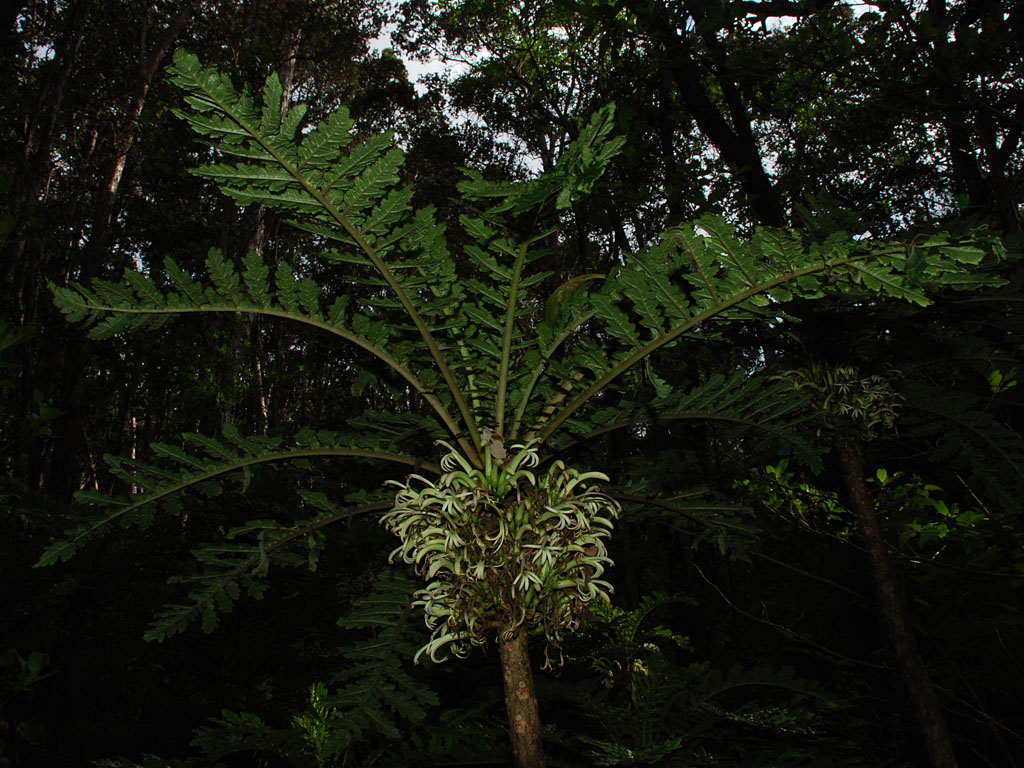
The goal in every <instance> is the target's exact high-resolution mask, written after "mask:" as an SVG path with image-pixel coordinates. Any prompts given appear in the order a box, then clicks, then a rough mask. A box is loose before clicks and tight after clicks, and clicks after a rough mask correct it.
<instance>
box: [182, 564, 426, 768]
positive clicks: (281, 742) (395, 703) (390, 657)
mask: <svg viewBox="0 0 1024 768" xmlns="http://www.w3.org/2000/svg"><path fill="white" fill-rule="evenodd" d="M415 588H416V585H415V583H414V582H413V581H412V580H411V579H410V578H409V577H407V576H405V575H403V574H401V573H399V572H396V571H392V570H390V569H389V570H384V571H381V572H380V573H379V574H378V575H377V577H376V578H375V580H374V585H373V589H372V590H371V592H370V593H369V594H368V595H366V596H365V597H363V598H361V599H360V600H357V601H356V602H355V604H354V605H353V606H352V609H351V611H350V612H349V615H348V616H347V617H345V618H344V619H342V620H340V621H339V622H338V625H339V626H341V627H343V628H344V629H346V630H348V631H350V632H351V633H353V634H354V635H355V637H354V638H353V639H352V640H351V642H349V643H348V644H346V645H344V646H342V648H341V649H340V655H341V658H342V663H343V664H344V665H345V668H344V669H343V670H342V671H341V672H339V673H338V675H336V676H335V678H334V681H333V682H334V684H335V685H337V686H340V687H339V688H337V689H336V690H334V691H333V692H332V691H331V690H330V688H329V687H328V686H327V685H325V684H323V683H316V684H314V685H313V686H312V688H311V691H310V703H309V706H308V707H307V708H306V709H305V710H304V711H302V712H299V713H298V714H296V715H295V716H294V717H293V718H292V720H291V723H290V726H289V727H286V728H274V727H272V726H270V725H268V724H267V723H265V722H264V721H263V720H261V719H260V718H259V717H257V716H255V715H253V714H251V713H247V712H241V713H238V712H228V711H225V712H224V713H223V714H222V716H221V717H220V718H215V719H213V720H212V721H211V724H210V725H207V726H205V727H203V728H201V729H199V731H197V733H196V737H195V739H194V740H193V745H194V746H197V747H200V748H202V749H203V751H204V752H205V754H206V755H207V756H208V757H210V758H213V759H220V758H222V757H224V756H226V755H228V754H232V753H244V752H251V751H254V750H257V749H261V748H262V749H266V750H268V751H270V752H271V753H273V754H278V755H280V756H282V757H284V758H286V759H288V760H289V761H290V762H291V763H292V764H302V765H305V764H310V765H318V766H320V765H341V764H359V763H358V762H357V761H358V760H359V759H360V758H359V755H362V754H379V753H380V748H381V745H382V744H383V745H386V744H389V743H394V744H395V746H396V747H401V745H400V743H399V742H401V741H402V740H403V739H405V738H407V737H408V735H409V734H408V732H409V730H410V728H412V727H413V726H415V725H417V724H418V723H420V722H422V721H423V720H424V719H425V718H426V716H427V710H428V709H429V708H431V707H436V706H437V705H438V698H437V695H436V694H435V693H434V692H433V691H432V690H431V689H430V688H429V687H428V686H427V684H426V683H425V682H423V681H422V680H419V679H417V677H416V676H414V675H412V674H410V672H409V670H408V669H407V667H408V665H409V664H410V659H411V658H412V652H413V650H415V648H417V647H418V646H419V645H421V644H422V642H423V637H422V635H423V629H422V626H423V622H422V619H421V618H420V617H419V616H418V615H416V611H415V610H414V609H413V607H412V593H413V591H414V590H415Z"/></svg>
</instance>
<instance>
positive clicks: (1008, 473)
mask: <svg viewBox="0 0 1024 768" xmlns="http://www.w3.org/2000/svg"><path fill="white" fill-rule="evenodd" d="M905 395H906V398H907V401H906V402H907V405H906V409H905V411H906V413H905V416H904V419H903V422H902V423H903V424H904V426H905V429H907V430H908V431H911V432H912V434H913V435H914V436H915V437H916V438H918V439H920V440H921V441H922V442H923V444H924V445H925V446H927V450H928V457H929V459H930V460H931V461H933V462H935V463H938V464H943V465H947V466H950V467H952V468H954V470H955V471H956V472H957V473H958V475H959V478H960V479H961V482H962V483H965V484H966V485H967V486H968V487H969V488H973V489H977V490H976V493H977V494H978V495H979V496H980V497H981V498H983V499H984V500H985V503H986V504H988V505H990V506H992V507H993V508H996V509H999V508H1002V509H1011V508H1015V507H1016V506H1017V501H1018V500H1019V499H1020V498H1021V494H1022V493H1024V440H1022V439H1021V437H1020V435H1019V434H1017V433H1016V432H1015V431H1014V430H1013V429H1011V428H1010V427H1008V426H1007V425H1006V424H1004V423H1002V422H1000V421H998V420H997V419H996V418H995V417H994V416H993V415H992V414H991V413H988V412H987V411H986V410H984V409H983V408H981V407H978V405H977V404H976V402H975V401H973V398H968V397H964V396H963V395H962V394H960V393H957V392H951V391H948V390H942V389H939V388H937V387H934V386H928V385H922V384H920V383H918V384H911V385H910V386H908V387H906V388H905Z"/></svg>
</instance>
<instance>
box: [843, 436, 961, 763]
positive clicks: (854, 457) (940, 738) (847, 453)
mask: <svg viewBox="0 0 1024 768" xmlns="http://www.w3.org/2000/svg"><path fill="white" fill-rule="evenodd" d="M836 449H837V452H838V454H839V461H840V464H841V465H842V470H843V478H844V480H845V481H846V489H847V492H848V493H849V494H850V500H851V502H852V505H853V511H854V514H856V515H857V522H858V523H859V524H860V529H861V534H862V535H863V537H864V543H865V546H866V548H867V554H868V561H869V562H870V565H871V580H872V582H873V584H874V587H875V595H876V597H877V599H878V604H879V607H880V608H881V610H882V618H883V620H884V622H885V626H886V629H887V630H888V632H889V639H890V642H891V644H892V649H893V652H894V653H895V654H896V662H897V664H899V668H900V674H901V676H902V677H903V682H904V683H905V685H906V686H907V693H908V694H909V696H910V701H911V704H912V706H913V708H914V715H915V717H916V718H917V722H918V723H919V724H920V726H921V730H922V731H923V733H924V739H925V746H926V747H927V749H928V757H929V760H930V763H931V766H932V768H956V764H957V762H956V755H955V754H954V753H953V743H952V741H951V740H950V738H949V730H948V729H947V728H946V720H945V718H944V717H943V715H942V710H941V709H940V708H939V701H938V699H937V698H936V696H935V689H934V687H933V686H932V681H931V678H930V676H929V675H928V667H927V666H926V665H925V663H924V659H923V658H922V657H921V652H920V650H919V649H918V647H917V639H916V638H915V637H914V630H913V627H912V624H911V620H910V612H909V610H908V609H907V603H906V599H905V598H904V596H903V592H902V590H901V589H900V585H899V582H898V581H897V579H896V574H895V572H894V571H893V567H892V560H891V559H890V558H889V549H888V547H887V546H886V543H885V538H884V536H883V535H882V526H881V525H880V524H879V522H878V516H877V515H876V514H875V507H874V504H872V502H871V499H870V496H869V495H868V487H867V483H865V482H864V468H863V466H862V465H861V460H860V452H859V445H858V440H857V438H856V436H855V435H854V434H853V429H852V428H851V427H848V426H845V427H840V428H839V430H838V432H837V433H836Z"/></svg>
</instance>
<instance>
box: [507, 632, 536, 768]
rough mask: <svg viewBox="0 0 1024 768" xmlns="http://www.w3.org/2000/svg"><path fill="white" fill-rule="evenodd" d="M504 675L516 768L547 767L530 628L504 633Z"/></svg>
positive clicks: (510, 734) (510, 735)
mask: <svg viewBox="0 0 1024 768" xmlns="http://www.w3.org/2000/svg"><path fill="white" fill-rule="evenodd" d="M498 649H499V652H500V654H501V673H502V677H503V678H504V681H505V711H506V712H507V713H508V728H509V737H510V738H511V739H512V754H513V756H514V759H515V765H516V768H544V764H545V762H544V748H543V746H542V744H541V739H540V712H539V711H538V709H537V695H536V693H535V692H534V690H533V667H531V666H530V651H529V646H528V643H527V636H526V627H524V626H522V625H520V626H518V627H516V628H515V629H510V630H508V631H505V632H502V633H501V634H500V636H499V638H498Z"/></svg>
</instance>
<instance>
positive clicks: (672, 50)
mask: <svg viewBox="0 0 1024 768" xmlns="http://www.w3.org/2000/svg"><path fill="white" fill-rule="evenodd" d="M626 6H627V7H628V8H629V9H630V10H631V11H632V12H633V13H634V14H635V15H636V18H637V23H638V25H639V27H640V28H641V29H642V30H643V31H644V32H645V33H646V34H647V35H648V36H649V37H650V39H651V40H652V41H654V42H656V43H658V44H659V45H661V47H662V49H663V50H664V52H665V68H666V70H667V72H668V74H669V76H670V77H671V78H672V79H673V81H674V82H675V86H676V94H677V95H678V97H679V99H680V101H681V102H682V103H683V104H684V105H685V106H686V109H687V110H688V111H689V113H690V116H691V117H692V118H693V120H694V122H695V123H696V124H697V127H698V128H699V129H700V131H701V133H703V134H704V136H705V137H707V139H708V140H709V141H710V142H711V143H712V144H714V146H715V149H717V150H718V153H719V155H721V157H722V159H723V160H724V161H725V162H726V163H728V165H729V166H730V167H731V168H732V170H733V173H735V174H736V178H737V180H738V181H739V183H740V186H741V187H742V189H743V191H744V192H745V193H746V196H747V203H748V205H749V207H750V210H751V212H752V214H753V217H754V219H755V220H756V222H757V223H758V224H762V225H765V226H772V227H780V226H783V225H785V223H786V217H785V213H784V211H783V207H782V202H781V200H780V199H779V195H778V191H777V190H776V189H775V186H774V184H773V183H772V180H771V179H770V178H769V177H768V174H767V172H766V171H765V169H764V163H763V161H762V158H761V153H760V150H759V149H758V146H757V141H756V139H755V138H754V133H753V130H752V129H751V126H750V121H749V117H748V116H747V115H746V108H745V107H743V105H742V104H741V103H740V100H739V98H738V94H736V95H735V98H732V99H729V101H730V103H729V104H728V105H727V106H728V108H729V110H730V112H731V114H730V117H732V119H733V124H732V125H730V124H729V121H728V120H727V119H726V117H725V116H724V115H723V114H722V112H721V111H720V110H719V108H718V106H717V105H716V104H715V103H714V101H712V99H711V96H710V95H709V94H708V92H707V90H706V89H705V86H704V75H703V73H702V71H701V68H700V66H699V64H698V62H697V60H696V58H695V55H694V50H693V48H692V46H691V44H690V40H689V38H688V36H687V34H680V32H679V28H678V25H677V24H676V23H675V22H674V20H673V19H672V17H671V15H670V13H669V10H668V9H669V7H670V6H669V5H667V4H666V3H664V2H648V1H646V0H629V1H628V2H627V3H626ZM714 74H715V76H716V77H717V79H718V82H719V85H720V86H721V87H722V88H723V90H724V91H726V92H729V89H730V88H732V91H735V88H734V87H732V85H731V84H729V83H727V82H726V80H727V76H728V73H714Z"/></svg>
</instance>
